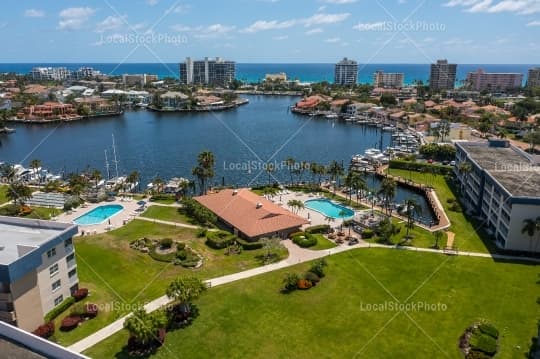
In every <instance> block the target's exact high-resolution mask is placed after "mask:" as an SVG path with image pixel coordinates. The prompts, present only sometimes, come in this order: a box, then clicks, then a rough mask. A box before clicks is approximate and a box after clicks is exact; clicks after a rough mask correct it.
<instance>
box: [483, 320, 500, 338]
mask: <svg viewBox="0 0 540 359" xmlns="http://www.w3.org/2000/svg"><path fill="white" fill-rule="evenodd" d="M478 329H480V331H481V332H482V333H484V334H487V335H489V336H490V337H492V338H494V339H497V338H499V330H498V329H497V328H495V327H494V326H493V324H489V323H483V324H480V325H479V326H478Z"/></svg>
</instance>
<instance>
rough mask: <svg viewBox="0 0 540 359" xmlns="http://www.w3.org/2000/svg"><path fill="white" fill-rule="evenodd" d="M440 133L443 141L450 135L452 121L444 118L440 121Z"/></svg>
mask: <svg viewBox="0 0 540 359" xmlns="http://www.w3.org/2000/svg"><path fill="white" fill-rule="evenodd" d="M438 133H439V136H440V138H441V142H444V140H445V139H446V137H448V136H449V135H450V123H449V122H448V121H446V120H443V121H441V122H440V123H439V127H438Z"/></svg>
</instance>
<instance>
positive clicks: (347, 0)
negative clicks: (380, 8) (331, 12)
mask: <svg viewBox="0 0 540 359" xmlns="http://www.w3.org/2000/svg"><path fill="white" fill-rule="evenodd" d="M357 1H358V0H322V2H325V3H328V4H339V5H343V4H353V3H355V2H357Z"/></svg>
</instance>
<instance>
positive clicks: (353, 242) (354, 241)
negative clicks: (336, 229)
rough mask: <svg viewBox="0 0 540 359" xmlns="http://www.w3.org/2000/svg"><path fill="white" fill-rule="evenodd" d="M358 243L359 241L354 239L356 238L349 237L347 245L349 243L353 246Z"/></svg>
mask: <svg viewBox="0 0 540 359" xmlns="http://www.w3.org/2000/svg"><path fill="white" fill-rule="evenodd" d="M358 243H359V242H358V239H356V238H353V239H351V240H350V241H349V245H350V246H354V245H355V244H358Z"/></svg>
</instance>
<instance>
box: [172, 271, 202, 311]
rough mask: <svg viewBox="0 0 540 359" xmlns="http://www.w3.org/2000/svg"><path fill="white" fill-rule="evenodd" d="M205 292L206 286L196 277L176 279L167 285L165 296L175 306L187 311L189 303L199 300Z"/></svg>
mask: <svg viewBox="0 0 540 359" xmlns="http://www.w3.org/2000/svg"><path fill="white" fill-rule="evenodd" d="M205 290H206V285H205V284H204V283H203V282H202V281H201V280H200V279H199V278H197V277H178V278H176V279H175V280H173V281H172V282H171V283H170V284H169V286H168V287H167V291H166V294H167V297H169V298H170V299H172V300H174V302H175V303H176V304H178V305H184V306H186V307H187V308H188V309H189V308H190V307H191V302H192V301H194V300H195V299H197V298H199V296H200V295H201V294H202V293H203V292H204V291H205Z"/></svg>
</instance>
